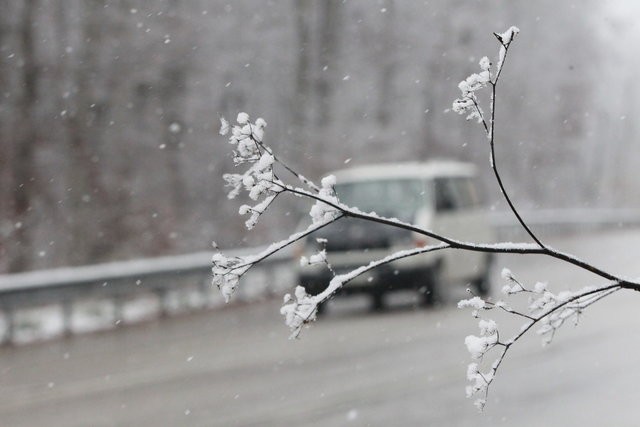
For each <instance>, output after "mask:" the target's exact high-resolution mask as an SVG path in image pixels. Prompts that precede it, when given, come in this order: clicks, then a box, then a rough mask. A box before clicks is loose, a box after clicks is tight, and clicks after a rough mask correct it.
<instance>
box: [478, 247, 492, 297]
mask: <svg viewBox="0 0 640 427" xmlns="http://www.w3.org/2000/svg"><path fill="white" fill-rule="evenodd" d="M492 263H493V259H492V257H488V258H487V261H486V262H485V268H484V273H483V274H482V276H481V277H480V278H478V279H477V280H476V281H475V282H473V288H474V291H475V292H476V293H477V294H478V296H481V297H486V296H488V295H490V294H491V265H492Z"/></svg>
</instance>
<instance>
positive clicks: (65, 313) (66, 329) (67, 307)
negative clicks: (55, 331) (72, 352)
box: [62, 300, 73, 336]
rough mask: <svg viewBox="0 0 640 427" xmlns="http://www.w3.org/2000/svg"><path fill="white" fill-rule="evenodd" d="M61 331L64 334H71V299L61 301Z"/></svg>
mask: <svg viewBox="0 0 640 427" xmlns="http://www.w3.org/2000/svg"><path fill="white" fill-rule="evenodd" d="M62 333H63V334H64V335H65V336H69V335H72V334H73V301H71V300H64V301H62Z"/></svg>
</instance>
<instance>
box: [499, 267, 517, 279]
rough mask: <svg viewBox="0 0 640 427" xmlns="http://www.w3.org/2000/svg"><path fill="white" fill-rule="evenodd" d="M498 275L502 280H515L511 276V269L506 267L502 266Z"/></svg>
mask: <svg viewBox="0 0 640 427" xmlns="http://www.w3.org/2000/svg"><path fill="white" fill-rule="evenodd" d="M500 276H501V277H502V278H503V279H504V280H509V281H513V280H515V279H514V277H513V274H512V273H511V270H509V269H508V268H503V269H502V271H501V272H500Z"/></svg>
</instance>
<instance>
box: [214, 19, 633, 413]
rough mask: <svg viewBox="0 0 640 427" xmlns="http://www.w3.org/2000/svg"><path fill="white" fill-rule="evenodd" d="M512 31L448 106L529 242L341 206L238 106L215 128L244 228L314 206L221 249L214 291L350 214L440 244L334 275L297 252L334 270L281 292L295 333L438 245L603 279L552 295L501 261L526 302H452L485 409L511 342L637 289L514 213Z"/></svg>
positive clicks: (225, 290)
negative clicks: (508, 72) (321, 311)
mask: <svg viewBox="0 0 640 427" xmlns="http://www.w3.org/2000/svg"><path fill="white" fill-rule="evenodd" d="M518 33H519V30H518V29H517V28H516V27H511V28H509V29H508V30H507V31H505V32H503V33H494V35H495V37H496V39H497V40H498V42H499V43H500V49H499V52H498V61H497V64H496V65H495V66H494V65H493V64H492V63H491V61H490V60H489V58H488V57H483V58H482V59H481V60H480V62H479V66H480V71H479V72H478V73H474V74H472V75H471V76H469V77H467V78H466V79H465V80H463V81H462V82H461V83H460V84H459V85H458V88H459V89H460V91H461V96H460V98H458V99H456V100H455V101H454V103H453V110H454V111H456V112H457V113H459V114H466V117H467V119H468V120H476V121H477V122H479V123H480V124H482V126H483V129H484V132H485V134H486V136H487V140H488V142H489V144H488V148H489V154H490V165H491V168H492V170H493V172H494V175H495V178H496V181H497V182H498V184H499V187H500V191H501V192H502V195H503V197H504V199H505V201H506V202H507V204H508V205H509V207H510V209H511V211H512V213H513V215H514V216H515V217H516V219H517V220H518V222H519V224H520V225H521V226H522V228H523V229H524V230H525V231H526V232H527V234H528V235H529V237H530V238H531V239H532V240H533V243H507V242H503V243H497V244H487V243H482V242H465V241H462V240H458V239H454V238H452V237H450V236H447V235H443V234H440V233H437V232H434V231H433V230H428V229H424V228H421V227H418V226H416V225H414V224H411V223H407V222H402V221H400V220H398V219H395V218H385V217H382V216H378V215H376V214H375V213H373V212H362V211H361V210H359V209H358V208H357V207H355V206H348V205H345V204H344V203H342V202H341V201H340V200H339V199H338V196H337V195H336V193H335V191H334V187H335V185H336V178H335V177H334V176H331V175H329V176H326V177H324V178H323V179H322V180H321V183H320V185H317V184H315V183H314V182H312V181H311V180H309V179H307V178H306V177H305V176H304V175H302V174H300V173H298V172H296V171H295V170H294V169H293V168H291V167H290V166H289V165H288V164H287V163H286V162H284V161H282V160H281V159H279V158H278V157H277V156H276V154H275V153H274V151H273V150H272V149H271V148H270V147H269V146H268V145H266V144H265V143H264V135H265V128H266V125H267V123H266V122H265V121H264V120H263V119H261V118H259V119H257V120H256V121H255V122H251V120H250V117H249V115H248V114H246V113H240V114H238V117H237V119H236V122H237V124H235V125H233V126H232V125H231V124H230V123H229V122H228V121H227V120H225V119H221V129H220V133H221V134H222V135H227V134H229V133H230V137H229V143H230V144H231V145H232V146H233V154H234V156H233V161H234V164H235V165H236V167H238V168H244V171H241V172H238V173H230V174H225V175H224V176H223V178H224V180H225V181H226V182H227V185H228V186H229V187H230V190H229V192H228V197H229V198H230V199H234V198H236V197H238V196H239V195H240V194H241V193H246V196H247V197H248V198H249V199H250V200H251V201H252V203H251V205H250V204H244V205H242V206H241V207H240V209H239V213H240V214H241V215H249V218H248V219H247V220H246V226H247V228H248V229H249V230H250V229H252V228H253V227H254V226H255V225H256V223H257V221H258V220H259V218H260V216H261V215H263V214H264V213H265V212H266V211H267V209H268V208H269V206H270V205H271V204H272V203H274V202H275V200H276V199H277V197H278V196H279V195H280V194H283V193H289V194H292V195H295V196H297V197H302V198H306V199H309V200H312V201H314V204H313V206H312V207H311V209H310V212H309V216H310V224H309V225H308V227H307V228H306V229H305V230H304V231H301V232H297V233H292V234H291V235H289V236H288V237H287V238H285V239H283V240H281V241H280V242H277V243H274V244H272V245H270V246H269V247H268V248H266V249H265V250H263V251H261V252H260V253H258V254H255V255H251V256H246V257H227V256H225V255H223V254H222V253H216V254H215V255H214V257H213V260H212V261H213V268H212V272H213V284H214V285H216V286H217V287H218V288H219V289H220V291H221V292H222V294H223V296H224V298H225V300H226V301H229V299H230V298H231V296H232V294H233V292H234V291H235V290H236V288H237V286H238V285H239V283H240V279H241V277H242V276H243V275H244V274H245V273H246V272H247V271H248V270H249V269H251V268H252V267H253V266H254V265H256V264H257V263H259V262H261V261H262V260H264V259H265V258H267V257H269V256H271V255H273V254H274V253H276V252H278V251H280V250H282V249H283V248H285V247H287V246H289V245H291V244H293V243H294V242H296V241H298V240H300V239H304V238H306V237H307V236H309V235H310V234H311V233H313V232H314V231H317V230H319V229H321V228H323V227H325V226H327V225H329V224H331V223H333V222H335V221H338V220H340V219H341V218H347V217H348V218H352V219H358V220H362V221H369V222H374V223H377V224H382V225H386V226H389V227H395V228H400V229H403V230H406V231H410V232H412V233H415V234H418V235H421V236H426V237H429V238H431V239H434V240H436V241H437V242H439V243H437V244H433V245H431V246H425V247H420V248H413V249H407V250H403V251H399V252H395V253H392V254H389V255H388V256H386V257H384V258H381V259H378V260H372V261H370V262H369V263H368V264H366V265H363V266H361V267H358V268H355V269H353V270H352V271H350V272H347V273H344V274H335V272H334V271H333V269H332V268H331V264H330V263H329V261H328V258H327V252H326V250H325V249H322V250H320V251H319V252H318V253H316V254H314V255H311V256H310V257H308V258H307V257H303V258H302V259H301V260H300V262H301V264H303V265H307V264H325V266H326V267H327V268H328V269H329V271H330V272H331V274H332V276H333V278H332V279H331V280H330V282H329V284H328V286H327V288H326V289H325V290H324V291H323V292H321V293H319V294H318V295H315V296H312V295H310V294H309V293H307V291H306V290H305V288H304V287H302V286H298V287H296V288H295V291H294V292H293V295H291V294H287V295H285V296H284V304H283V306H282V308H281V314H282V315H283V316H284V318H285V323H286V325H287V326H288V327H289V328H290V330H291V337H292V338H295V337H298V336H299V334H300V332H301V330H302V328H303V327H304V326H305V325H307V324H309V323H310V322H312V321H314V320H316V315H317V311H318V306H319V304H321V303H323V302H325V301H327V300H328V299H330V298H331V297H332V296H333V295H335V293H336V292H337V291H338V290H340V288H341V287H343V286H344V285H345V284H347V283H348V282H349V281H351V280H353V279H354V278H356V277H358V276H359V275H361V274H363V273H365V272H367V271H369V270H371V269H373V268H375V267H378V266H380V265H383V264H388V263H391V262H394V261H396V260H399V259H401V258H406V257H410V256H417V255H420V254H424V253H427V252H432V251H437V250H450V249H457V250H468V251H475V252H484V253H511V254H522V255H527V254H538V255H545V256H548V257H551V258H554V259H557V260H559V261H562V262H565V263H567V264H571V265H574V266H577V267H579V268H581V269H583V270H586V271H588V272H591V273H593V274H594V275H597V276H599V277H600V278H602V279H604V280H606V282H607V283H606V284H605V285H603V286H601V287H597V288H593V287H591V288H584V289H582V290H580V291H577V292H568V291H566V292H559V293H557V294H556V293H553V292H551V291H549V289H548V287H547V285H546V284H544V283H542V282H539V283H536V284H535V285H533V286H525V285H524V284H523V283H522V282H520V281H519V280H517V279H516V278H515V276H514V275H513V273H511V271H509V270H508V269H504V270H503V272H502V277H503V280H504V281H505V285H504V287H503V293H504V294H505V295H506V297H511V296H514V295H527V296H528V297H529V301H528V305H527V307H526V308H524V309H521V308H513V307H512V306H510V305H509V304H507V303H506V302H505V301H502V300H499V301H496V302H492V301H491V300H489V299H483V298H481V297H479V296H472V297H471V298H469V299H466V300H463V301H460V302H459V304H458V306H459V307H460V308H470V309H472V314H473V316H474V317H476V318H478V319H479V323H478V327H479V330H480V331H479V334H478V335H470V336H468V337H466V338H465V340H464V343H465V345H466V347H467V350H468V351H469V353H470V355H471V358H472V359H473V362H472V363H471V364H469V366H468V369H467V378H468V380H469V381H470V385H469V386H468V387H467V395H468V396H469V397H471V396H477V400H476V406H478V407H479V408H480V409H482V408H483V407H484V405H485V404H486V401H487V395H488V392H489V386H490V385H491V384H492V382H493V381H494V379H495V377H496V373H497V371H498V369H499V367H500V365H501V363H502V361H503V360H504V358H505V357H506V355H507V352H508V350H509V349H510V348H511V346H513V345H514V344H515V343H517V342H518V341H519V339H520V338H521V337H522V336H523V335H524V334H526V333H527V332H528V331H529V330H531V329H532V328H533V327H537V328H538V329H537V332H538V334H540V335H541V336H542V337H543V342H544V343H549V342H551V340H552V339H553V337H554V335H555V333H556V331H557V330H558V329H559V328H560V327H561V326H563V325H564V324H565V323H566V322H567V321H573V322H574V323H577V321H578V320H579V318H580V316H581V314H582V313H583V311H584V310H585V309H586V308H587V307H589V306H590V305H592V304H594V303H596V302H597V301H600V300H601V299H603V298H605V297H607V296H609V295H611V294H612V293H614V292H617V291H618V290H620V289H630V290H635V291H640V282H638V281H632V280H629V279H625V278H622V277H619V276H618V275H616V274H613V273H610V272H608V271H605V270H602V269H600V268H598V267H596V266H594V265H593V264H590V263H588V262H586V261H584V260H581V259H579V258H577V257H575V256H573V255H571V254H567V253H564V252H560V251H557V250H555V249H553V248H552V247H550V246H548V245H546V244H544V243H543V242H542V241H541V240H540V239H539V238H538V236H537V235H536V234H535V233H534V232H533V230H531V229H530V228H529V226H528V225H527V223H526V221H525V220H524V219H523V218H522V217H521V215H520V213H519V212H518V210H517V208H516V207H515V205H514V204H513V203H512V201H511V198H510V197H509V194H508V192H507V191H506V188H505V186H504V183H503V182H502V178H501V176H500V173H499V170H498V167H497V164H496V161H495V125H496V113H495V112H496V109H495V106H496V99H497V87H498V82H499V79H500V76H501V73H502V70H503V67H504V64H505V60H506V57H507V53H508V51H509V47H510V46H511V43H512V42H513V40H514V38H515V36H516V35H517V34H518ZM485 89H489V90H490V100H489V106H488V107H489V112H490V114H489V116H488V117H487V115H486V114H485V113H484V110H483V108H482V106H481V105H480V102H479V98H478V96H477V92H479V91H481V90H485ZM485 107H486V106H485ZM277 168H281V169H283V170H284V171H286V172H288V174H290V175H291V176H292V177H293V179H294V180H295V183H294V184H291V183H288V182H285V181H284V180H283V179H282V178H281V177H280V176H279V175H278V171H277V170H276V169H277ZM300 185H301V186H302V187H300ZM320 243H321V244H323V245H324V244H326V241H325V240H324V239H323V241H321V242H320ZM325 248H326V246H325ZM491 311H500V312H504V313H506V314H507V315H512V316H516V317H518V318H519V319H522V320H523V321H524V323H523V325H522V327H521V329H520V330H519V332H518V333H516V334H515V335H513V336H511V337H509V338H505V337H504V336H502V335H501V334H500V329H499V326H498V324H497V322H495V321H494V320H492V319H488V318H484V317H483V315H485V314H486V313H488V312H491ZM489 354H496V358H495V359H494V361H493V362H492V363H491V364H490V365H489V366H488V367H485V368H484V372H483V365H484V364H485V363H484V361H485V359H486V358H487V357H488V355H489Z"/></svg>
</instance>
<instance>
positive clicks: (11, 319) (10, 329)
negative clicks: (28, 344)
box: [2, 307, 16, 344]
mask: <svg viewBox="0 0 640 427" xmlns="http://www.w3.org/2000/svg"><path fill="white" fill-rule="evenodd" d="M3 311H4V315H5V319H6V322H7V328H6V329H5V331H4V337H2V343H3V344H12V343H13V338H14V335H15V333H16V331H15V327H16V319H15V310H14V309H13V308H9V307H5V308H4V309H3Z"/></svg>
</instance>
